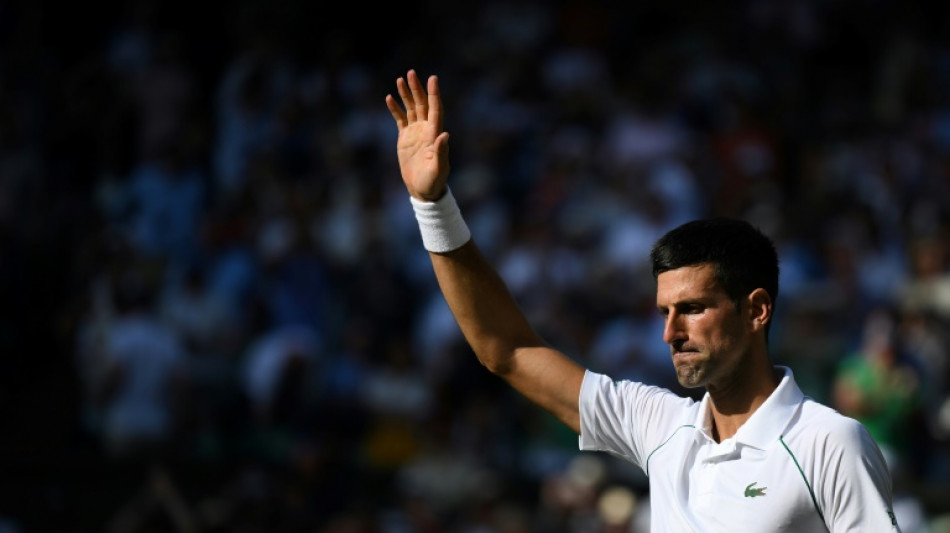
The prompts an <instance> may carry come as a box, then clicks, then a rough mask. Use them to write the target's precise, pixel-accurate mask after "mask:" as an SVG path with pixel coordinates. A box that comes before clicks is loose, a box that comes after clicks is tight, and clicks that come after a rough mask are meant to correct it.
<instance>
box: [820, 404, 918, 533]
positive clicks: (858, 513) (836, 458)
mask: <svg viewBox="0 0 950 533" xmlns="http://www.w3.org/2000/svg"><path fill="white" fill-rule="evenodd" d="M828 446H829V453H828V461H827V462H826V464H825V467H824V469H823V472H822V487H821V498H822V500H823V503H824V505H823V507H824V509H825V512H824V514H825V516H824V518H825V525H827V526H828V530H829V531H831V532H832V533H842V532H861V531H891V532H899V531H900V527H899V526H898V524H897V519H896V517H895V516H894V511H893V494H892V485H891V483H892V481H891V474H890V470H889V468H888V465H887V462H886V461H885V460H884V456H883V455H882V454H881V450H880V448H878V446H877V443H875V442H874V439H873V438H872V437H871V434H870V433H868V431H867V429H866V428H865V427H864V426H862V425H861V424H860V423H859V422H858V421H856V420H853V419H850V418H845V422H844V423H843V424H840V426H839V427H837V428H835V430H833V431H832V432H831V433H830V434H829V436H828Z"/></svg>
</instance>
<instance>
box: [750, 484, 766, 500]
mask: <svg viewBox="0 0 950 533" xmlns="http://www.w3.org/2000/svg"><path fill="white" fill-rule="evenodd" d="M756 483H758V481H753V482H752V483H749V484H748V485H747V486H746V488H745V497H746V498H755V497H756V496H765V489H767V488H768V487H756V486H754V485H755V484H756Z"/></svg>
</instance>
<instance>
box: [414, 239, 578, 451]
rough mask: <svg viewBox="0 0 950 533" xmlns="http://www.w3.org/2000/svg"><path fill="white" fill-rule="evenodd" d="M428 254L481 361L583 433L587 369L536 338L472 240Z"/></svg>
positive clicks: (450, 304)
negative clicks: (580, 400) (582, 394)
mask: <svg viewBox="0 0 950 533" xmlns="http://www.w3.org/2000/svg"><path fill="white" fill-rule="evenodd" d="M429 255H430V257H431V258H432V265H433V267H434V269H435V274H436V278H437V279H438V281H439V286H440V288H441V289H442V294H443V296H444V297H445V300H446V302H448V305H449V308H450V309H451V311H452V314H453V315H454V316H455V320H456V321H457V322H458V325H459V327H460V328H461V329H462V333H463V334H464V335H465V339H466V340H467V341H468V343H469V345H470V346H471V347H472V350H473V351H474V352H475V354H476V356H477V357H478V360H479V361H480V362H481V363H482V364H483V365H484V366H485V367H486V368H487V369H488V370H489V371H491V372H492V373H494V374H496V375H498V376H500V377H501V378H503V379H504V380H505V381H507V382H508V383H509V384H510V385H511V386H512V387H514V388H515V390H517V391H518V392H520V393H521V394H523V395H524V396H525V397H526V398H528V399H529V400H531V401H532V402H534V403H536V404H538V405H540V406H541V407H543V408H544V409H546V410H547V411H548V412H550V413H552V414H553V415H554V416H556V417H557V418H558V419H559V420H561V421H562V422H564V423H565V424H566V425H567V426H568V427H569V428H571V429H572V430H574V431H575V432H577V433H580V413H579V410H578V396H579V394H580V389H581V382H582V381H583V379H584V370H583V369H582V368H581V367H580V366H578V365H577V364H576V363H575V362H574V361H573V360H571V359H570V358H569V357H567V356H566V355H564V354H563V353H561V352H559V351H558V350H556V349H554V348H552V347H549V346H547V345H546V344H545V342H544V341H543V340H542V339H541V337H540V336H539V335H538V334H537V333H535V331H534V330H533V328H532V327H531V326H530V325H529V324H528V321H527V319H526V318H525V316H524V314H523V313H522V312H521V309H520V308H519V307H518V305H517V303H516V302H515V301H514V298H512V296H511V293H510V292H509V291H508V288H507V286H506V285H505V283H504V281H503V280H502V279H501V277H500V276H499V275H498V273H497V272H496V271H495V270H494V268H492V267H491V265H489V264H488V262H487V261H486V260H485V258H484V257H483V256H482V254H481V252H479V250H478V247H477V246H476V245H475V244H474V243H473V242H472V241H469V242H467V243H466V244H465V245H463V246H462V247H461V248H457V249H455V250H453V251H451V252H443V253H432V252H430V254H429Z"/></svg>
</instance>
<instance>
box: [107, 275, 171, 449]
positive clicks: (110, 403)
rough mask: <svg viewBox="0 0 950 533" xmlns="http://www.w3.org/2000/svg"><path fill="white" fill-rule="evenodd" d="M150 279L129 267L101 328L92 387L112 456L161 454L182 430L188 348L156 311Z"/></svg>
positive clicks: (119, 284) (153, 290) (119, 282)
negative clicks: (109, 319)
mask: <svg viewBox="0 0 950 533" xmlns="http://www.w3.org/2000/svg"><path fill="white" fill-rule="evenodd" d="M155 291H156V287H155V286H154V280H150V279H148V276H147V271H146V270H139V269H136V268H134V267H133V268H132V269H130V270H129V271H127V272H125V273H124V274H123V275H122V277H120V278H119V280H118V284H117V285H116V287H115V319H114V321H113V322H112V323H111V324H110V325H109V326H108V327H107V329H106V330H105V331H104V339H103V342H102V345H101V349H102V355H101V357H100V358H99V361H100V364H101V365H102V367H101V368H100V369H99V371H98V372H97V373H98V375H100V376H101V379H100V380H99V382H98V389H97V390H96V391H95V392H96V393H97V395H98V398H99V400H100V401H101V405H102V426H101V438H102V442H103V444H104V446H105V449H106V451H107V452H108V453H109V454H110V455H112V456H113V457H117V458H132V459H139V458H149V457H153V456H158V455H162V454H164V453H166V452H168V451H169V447H171V446H174V445H175V444H176V443H178V442H179V441H178V440H177V439H178V437H180V436H181V435H182V433H181V432H180V430H181V429H182V427H183V424H184V422H185V415H184V411H183V408H184V406H186V405H187V403H188V390H189V377H188V375H187V373H186V366H185V365H186V357H187V352H186V351H185V346H184V342H183V339H182V337H181V335H180V334H179V332H178V331H176V330H174V329H172V328H170V327H169V326H167V325H165V324H164V323H163V322H162V321H161V320H160V319H159V317H158V315H157V313H156V310H155Z"/></svg>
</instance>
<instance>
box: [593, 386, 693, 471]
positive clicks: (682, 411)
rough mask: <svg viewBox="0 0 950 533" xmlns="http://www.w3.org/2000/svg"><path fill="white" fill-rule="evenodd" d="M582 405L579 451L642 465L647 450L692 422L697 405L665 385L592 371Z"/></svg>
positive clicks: (641, 466)
mask: <svg viewBox="0 0 950 533" xmlns="http://www.w3.org/2000/svg"><path fill="white" fill-rule="evenodd" d="M579 405H580V419H581V433H580V436H579V437H578V442H579V448H580V449H581V450H588V451H603V452H608V453H610V454H613V455H616V456H618V457H621V458H623V459H626V460H628V461H630V462H632V463H634V464H636V465H637V466H639V467H640V468H644V460H645V459H646V456H647V453H645V450H653V449H655V448H656V447H657V446H658V445H659V444H660V443H661V442H662V441H663V439H665V438H666V437H667V436H668V435H669V434H671V433H672V432H673V431H674V430H675V428H678V427H680V426H682V425H683V424H684V423H689V422H691V421H692V420H693V419H694V417H695V405H696V404H695V402H694V401H693V400H691V399H689V398H682V397H680V396H677V395H676V394H674V393H672V392H671V391H669V390H667V389H664V388H662V387H655V386H652V385H645V384H643V383H638V382H635V381H613V380H612V379H610V378H609V377H608V376H605V375H603V374H598V373H595V372H591V371H589V370H588V371H587V372H586V373H585V375H584V381H583V383H582V385H581V393H580V398H579Z"/></svg>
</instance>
